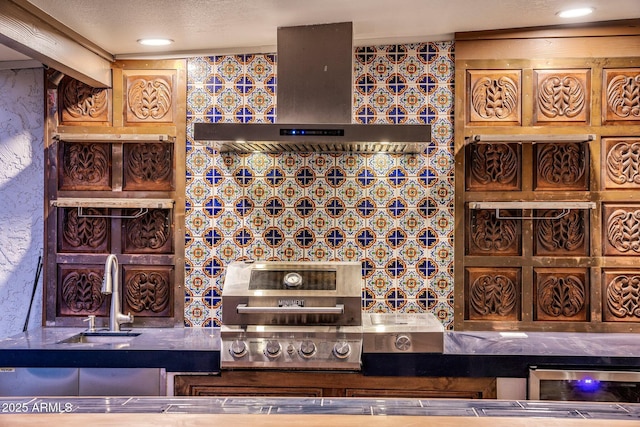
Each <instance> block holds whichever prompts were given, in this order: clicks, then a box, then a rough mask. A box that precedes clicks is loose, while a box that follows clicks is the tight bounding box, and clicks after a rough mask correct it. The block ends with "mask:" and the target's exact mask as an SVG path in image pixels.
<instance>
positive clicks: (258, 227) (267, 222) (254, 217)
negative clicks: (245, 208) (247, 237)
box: [246, 210, 273, 234]
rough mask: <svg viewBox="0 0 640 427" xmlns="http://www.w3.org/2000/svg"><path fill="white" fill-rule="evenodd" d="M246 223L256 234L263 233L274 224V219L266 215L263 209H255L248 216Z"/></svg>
mask: <svg viewBox="0 0 640 427" xmlns="http://www.w3.org/2000/svg"><path fill="white" fill-rule="evenodd" d="M246 224H247V226H248V227H250V228H251V230H253V231H254V232H255V233H256V234H262V233H263V232H264V231H265V230H266V229H267V228H269V227H271V226H272V225H273V220H272V218H270V217H268V216H267V215H265V213H264V212H263V211H261V210H255V211H253V212H251V213H250V214H249V215H248V216H247V219H246Z"/></svg>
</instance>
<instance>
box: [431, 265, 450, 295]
mask: <svg viewBox="0 0 640 427" xmlns="http://www.w3.org/2000/svg"><path fill="white" fill-rule="evenodd" d="M431 287H432V289H433V291H434V292H435V293H436V295H437V296H438V298H440V299H442V298H446V297H447V296H448V295H449V294H450V293H451V290H452V289H453V276H452V275H451V274H449V273H448V272H447V271H439V272H438V273H437V274H436V275H435V276H434V278H433V280H432V282H431Z"/></svg>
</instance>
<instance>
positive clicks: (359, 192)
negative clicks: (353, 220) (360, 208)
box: [336, 178, 365, 208]
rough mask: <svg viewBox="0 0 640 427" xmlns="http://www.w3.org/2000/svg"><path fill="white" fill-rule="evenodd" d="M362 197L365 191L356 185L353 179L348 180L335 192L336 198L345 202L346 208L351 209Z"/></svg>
mask: <svg viewBox="0 0 640 427" xmlns="http://www.w3.org/2000/svg"><path fill="white" fill-rule="evenodd" d="M364 195H365V190H364V189H362V187H360V186H359V185H358V184H357V183H356V180H355V179H354V178H348V179H347V180H346V181H345V184H344V185H343V186H342V187H340V188H338V189H337V192H336V196H337V197H339V198H340V199H342V200H343V201H344V202H345V205H346V206H347V208H353V207H354V206H355V205H356V204H357V202H358V200H360V199H362V198H363V197H364Z"/></svg>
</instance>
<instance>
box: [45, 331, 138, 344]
mask: <svg viewBox="0 0 640 427" xmlns="http://www.w3.org/2000/svg"><path fill="white" fill-rule="evenodd" d="M138 335H140V332H131V331H121V332H109V331H96V332H80V333H79V334H76V335H73V336H70V337H69V338H65V339H63V340H60V341H58V342H57V344H124V343H128V342H130V341H131V340H133V339H134V338H135V337H137V336H138Z"/></svg>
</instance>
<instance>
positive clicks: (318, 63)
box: [193, 22, 431, 153]
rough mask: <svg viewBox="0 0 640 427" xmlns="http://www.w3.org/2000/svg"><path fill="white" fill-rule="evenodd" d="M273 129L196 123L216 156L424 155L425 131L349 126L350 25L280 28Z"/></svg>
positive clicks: (201, 138)
mask: <svg viewBox="0 0 640 427" xmlns="http://www.w3.org/2000/svg"><path fill="white" fill-rule="evenodd" d="M277 54H278V58H277V61H278V86H277V96H278V98H277V117H278V120H277V123H276V124H266V123H263V124H257V123H250V124H246V123H195V124H194V132H193V133H194V139H195V140H196V141H206V143H207V144H211V145H213V147H214V148H216V149H217V150H218V151H220V152H225V151H233V152H256V151H259V152H282V151H298V152H318V151H322V152H343V151H350V152H394V153H420V152H424V150H425V148H426V143H428V142H429V141H430V140H431V127H430V126H429V125H417V124H416V125H394V124H371V125H364V124H354V123H351V116H352V110H353V107H352V100H353V25H352V23H351V22H343V23H337V24H322V25H307V26H299V27H282V28H278V52H277Z"/></svg>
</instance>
